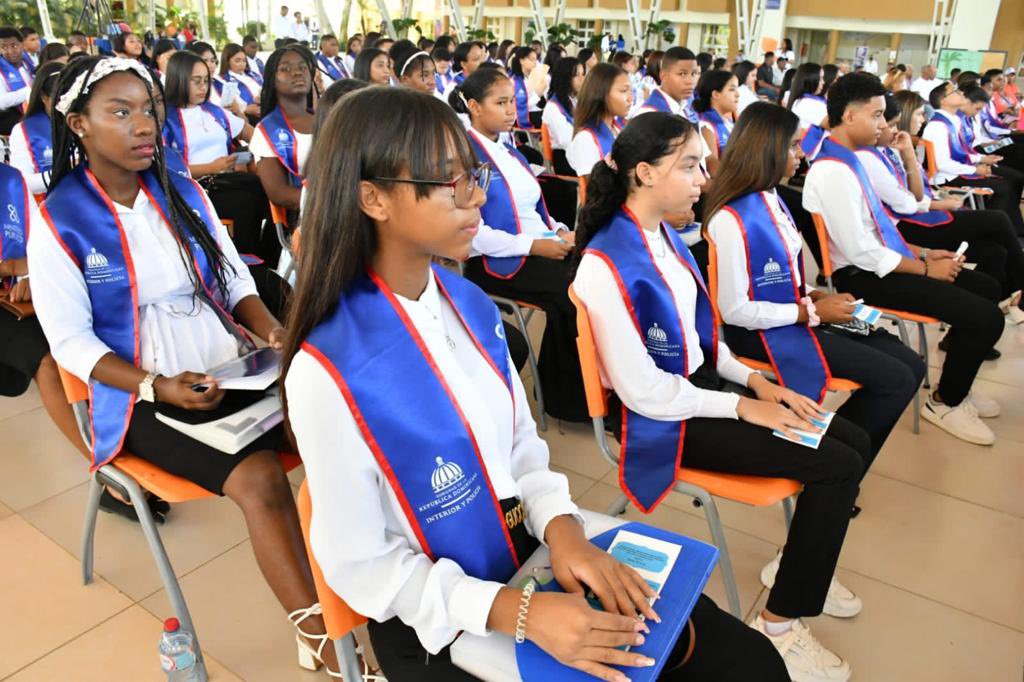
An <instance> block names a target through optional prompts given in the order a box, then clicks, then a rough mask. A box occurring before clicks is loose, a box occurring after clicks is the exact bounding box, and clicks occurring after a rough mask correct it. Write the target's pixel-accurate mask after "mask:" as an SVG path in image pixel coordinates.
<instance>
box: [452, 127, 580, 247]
mask: <svg viewBox="0 0 1024 682" xmlns="http://www.w3.org/2000/svg"><path fill="white" fill-rule="evenodd" d="M467 132H468V133H469V134H470V135H472V136H473V137H474V138H475V139H476V140H477V141H478V142H479V143H480V144H481V145H482V146H483V147H484V148H485V149H486V150H487V151H488V152H489V153H490V155H491V158H492V159H493V160H494V163H495V164H497V166H498V168H497V170H498V171H499V172H500V173H501V175H502V177H504V179H505V180H506V181H507V182H508V185H509V188H511V190H512V202H513V205H514V207H515V211H516V214H517V215H518V216H519V225H520V227H522V232H520V233H519V234H509V233H508V232H506V231H504V230H502V229H500V228H498V227H492V226H490V225H487V224H486V223H485V222H484V221H483V220H481V221H480V230H479V231H478V232H477V233H476V236H475V237H473V250H472V252H471V253H470V256H479V255H487V256H495V257H502V256H525V255H528V254H529V253H530V247H532V246H533V240H534V239H542V238H544V237H545V236H546V235H545V234H544V233H545V232H550V231H552V230H553V231H555V232H557V231H558V230H567V229H569V228H567V227H566V226H565V225H563V224H561V223H559V222H557V221H556V220H555V219H554V218H552V219H551V223H550V224H545V223H544V219H543V218H541V215H540V213H538V212H537V202H538V201H540V198H541V190H540V184H539V183H538V182H537V178H536V177H534V175H533V172H532V171H530V170H529V169H528V168H526V166H524V165H523V164H522V163H521V162H520V161H519V160H518V159H516V158H515V157H514V156H513V155H512V152H510V151H509V150H508V147H506V146H505V145H504V144H502V143H501V140H500V138H499V141H498V142H492V141H491V140H490V139H489V138H488V137H487V136H486V135H481V134H480V133H479V132H477V131H476V130H475V129H474V128H469V129H468V131H467ZM494 182H496V183H500V180H498V179H495V180H494ZM502 191H503V190H502Z"/></svg>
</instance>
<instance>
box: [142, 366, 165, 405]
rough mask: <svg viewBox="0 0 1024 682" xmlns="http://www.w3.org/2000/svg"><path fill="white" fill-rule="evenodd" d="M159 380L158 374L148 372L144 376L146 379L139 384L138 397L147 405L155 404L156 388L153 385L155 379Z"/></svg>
mask: <svg viewBox="0 0 1024 682" xmlns="http://www.w3.org/2000/svg"><path fill="white" fill-rule="evenodd" d="M159 378H160V375H159V374H155V373H154V372H150V373H149V374H147V375H146V378H145V379H143V380H142V381H141V382H139V397H140V398H142V399H143V400H145V401H146V402H147V403H155V402H156V388H155V387H154V386H153V384H154V383H155V382H156V380H157V379H159Z"/></svg>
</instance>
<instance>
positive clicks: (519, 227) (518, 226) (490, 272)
mask: <svg viewBox="0 0 1024 682" xmlns="http://www.w3.org/2000/svg"><path fill="white" fill-rule="evenodd" d="M281 113H282V114H283V113H284V112H281ZM466 132H467V133H469V134H470V135H473V136H474V137H476V136H478V135H479V133H477V132H476V131H475V130H473V128H472V127H470V128H467V129H466ZM477 142H478V144H479V145H480V151H482V152H483V153H484V154H486V155H487V158H488V159H489V160H490V162H491V165H492V166H494V170H496V171H498V175H499V176H500V177H501V182H502V184H504V185H505V191H506V192H508V201H509V205H510V206H511V207H512V216H513V217H514V218H515V219H516V234H522V233H523V225H522V223H521V222H520V221H519V211H517V210H516V199H515V197H514V196H513V195H512V185H510V184H509V182H508V179H507V178H506V177H505V175H504V174H503V173H501V172H500V170H499V168H498V164H497V163H495V161H494V157H493V156H491V153H490V152H489V151H487V146H486V145H485V144H484V143H483V142H480V141H479V140H477ZM540 198H541V201H543V200H544V195H543V193H542V194H541V196H540ZM546 208H547V205H546V204H545V209H546ZM483 263H484V270H485V271H486V272H487V274H488V275H490V276H491V277H494V278H496V279H512V278H513V277H515V276H516V275H518V274H519V271H520V270H522V269H523V265H524V264H525V263H526V256H521V257H520V260H519V267H517V268H516V269H515V272H513V273H511V274H508V275H499V274H498V273H496V272H494V271H493V270H491V268H490V266H489V265H488V264H487V259H486V258H484V259H483Z"/></svg>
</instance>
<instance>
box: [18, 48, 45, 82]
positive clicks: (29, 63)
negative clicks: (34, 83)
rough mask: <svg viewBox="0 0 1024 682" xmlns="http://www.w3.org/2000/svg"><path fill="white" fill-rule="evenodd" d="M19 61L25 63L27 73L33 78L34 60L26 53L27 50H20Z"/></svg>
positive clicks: (34, 73) (34, 70)
mask: <svg viewBox="0 0 1024 682" xmlns="http://www.w3.org/2000/svg"><path fill="white" fill-rule="evenodd" d="M40 49H42V48H40ZM21 63H22V64H24V65H25V68H26V69H28V73H29V75H30V76H32V77H33V78H35V77H36V62H35V60H34V59H33V58H32V55H30V54H29V53H28V50H22V51H21Z"/></svg>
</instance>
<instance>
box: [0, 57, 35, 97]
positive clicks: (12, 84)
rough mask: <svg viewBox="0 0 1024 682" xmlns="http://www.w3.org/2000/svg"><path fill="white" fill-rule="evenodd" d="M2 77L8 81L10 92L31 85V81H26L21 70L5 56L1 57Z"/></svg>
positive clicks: (0, 75)
mask: <svg viewBox="0 0 1024 682" xmlns="http://www.w3.org/2000/svg"><path fill="white" fill-rule="evenodd" d="M0 78H3V79H4V82H5V83H7V90H8V92H15V91H16V90H21V89H22V88H27V87H28V86H29V83H26V82H25V79H24V77H22V75H21V70H20V69H18V67H16V66H15V65H14V64H11V63H10V62H9V61H7V60H6V59H4V58H3V57H0Z"/></svg>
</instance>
